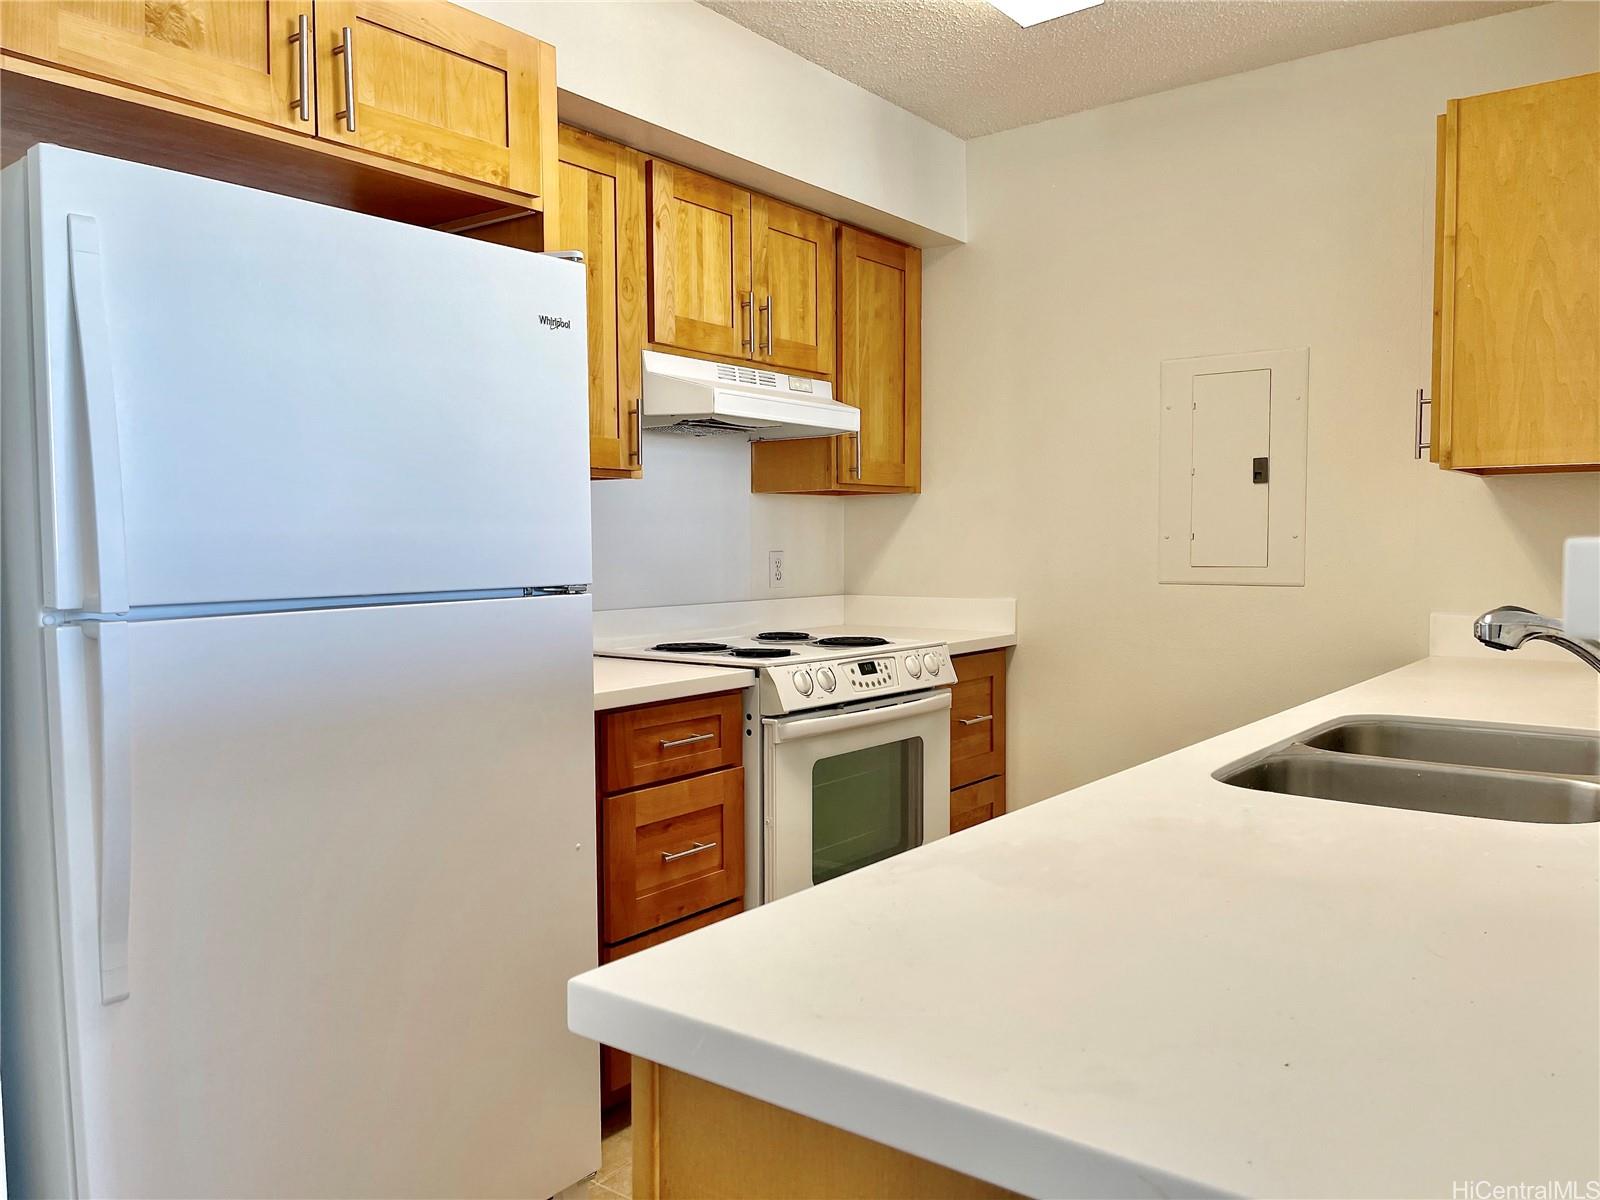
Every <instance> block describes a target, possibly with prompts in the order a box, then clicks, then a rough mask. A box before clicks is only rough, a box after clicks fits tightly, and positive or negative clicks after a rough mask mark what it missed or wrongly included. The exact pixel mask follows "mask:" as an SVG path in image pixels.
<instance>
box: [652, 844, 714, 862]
mask: <svg viewBox="0 0 1600 1200" xmlns="http://www.w3.org/2000/svg"><path fill="white" fill-rule="evenodd" d="M716 848H717V844H716V843H715V842H696V843H695V844H694V845H692V846H690V847H689V848H688V849H687V850H679V851H678V852H677V853H676V854H668V853H667V852H666V851H665V850H663V851H662V852H661V861H662V862H677V861H678V860H679V859H680V858H688V857H689V855H691V854H699V853H700V851H702V850H715V849H716Z"/></svg>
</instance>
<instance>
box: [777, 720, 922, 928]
mask: <svg viewBox="0 0 1600 1200" xmlns="http://www.w3.org/2000/svg"><path fill="white" fill-rule="evenodd" d="M761 743H762V772H761V793H762V794H761V804H760V810H759V814H752V816H754V817H755V818H756V820H753V821H751V824H752V825H754V824H756V821H759V827H758V828H753V829H751V830H750V831H749V833H750V835H751V836H750V838H749V841H748V845H749V846H751V847H752V848H753V847H756V846H759V847H761V862H760V864H759V866H760V869H759V870H758V871H749V872H747V877H748V882H747V894H746V902H747V903H749V904H760V903H764V902H766V901H770V900H776V899H778V898H780V897H782V896H787V895H789V894H791V893H793V892H798V891H802V890H803V889H805V888H808V887H811V886H813V885H815V884H817V883H822V882H826V881H827V880H828V879H831V878H835V877H836V876H838V875H842V874H847V873H848V872H850V871H853V870H856V869H857V868H859V867H863V866H867V865H870V864H871V863H873V862H877V861H879V860H881V859H883V858H888V857H890V856H891V855H893V854H898V853H902V852H903V851H905V850H910V849H914V848H915V847H917V846H920V845H922V844H923V843H925V842H929V841H932V840H933V839H935V838H940V837H944V836H945V835H946V834H948V833H949V832H950V693H949V692H948V691H936V692H924V693H920V694H917V695H911V696H897V697H894V698H892V699H888V698H886V699H883V700H876V701H863V702H860V703H857V704H851V705H844V706H841V707H839V708H836V709H830V710H827V711H824V712H813V713H800V714H796V715H794V716H786V717H765V718H763V719H762V721H761ZM752 865H754V864H752Z"/></svg>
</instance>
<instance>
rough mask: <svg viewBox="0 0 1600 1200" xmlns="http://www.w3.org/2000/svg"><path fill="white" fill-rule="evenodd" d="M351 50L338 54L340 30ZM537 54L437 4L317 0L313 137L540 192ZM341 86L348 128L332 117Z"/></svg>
mask: <svg viewBox="0 0 1600 1200" xmlns="http://www.w3.org/2000/svg"><path fill="white" fill-rule="evenodd" d="M345 29H349V30H350V41H351V49H350V50H349V51H348V52H344V51H341V50H340V49H339V47H341V46H343V44H344V30H345ZM541 49H542V48H541V44H540V43H539V42H538V41H537V40H535V39H533V38H530V37H527V36H525V35H523V34H520V33H517V32H516V31H515V30H512V29H509V28H507V27H506V26H504V25H501V24H499V23H498V22H496V21H491V20H489V19H488V18H487V17H480V16H478V15H477V14H475V13H471V12H468V11H467V10H465V9H462V8H458V7H456V6H455V5H453V4H447V3H444V2H443V0H410V2H406V3H401V2H397V0H319V3H318V4H317V77H318V80H319V86H318V89H317V93H318V131H319V133H320V135H321V136H322V137H325V138H331V139H333V140H335V141H339V142H344V143H346V144H348V145H352V146H359V147H361V148H362V149H365V150H370V151H372V152H374V153H377V154H382V155H385V156H387V157H389V158H395V159H400V160H402V161H404V162H409V163H415V164H417V165H418V166H424V167H431V168H433V169H435V170H439V171H447V172H449V173H451V174H453V175H460V176H462V177H464V178H467V179H477V180H481V181H483V182H485V183H492V184H496V185H498V186H501V187H506V188H511V189H513V190H515V191H519V192H525V193H527V194H529V195H538V194H540V193H541V191H542V188H541V179H540V157H539V154H540V138H541V136H542V133H541V126H540V117H541V114H540V102H539V101H540V84H541V79H540V74H541V71H542V70H543V69H544V65H543V63H542V61H541V60H542V58H543V56H542V54H541ZM352 77H353V81H354V90H355V99H354V118H355V128H354V129H351V128H350V120H349V118H348V117H346V116H340V115H339V114H340V113H342V112H345V111H346V105H347V104H349V103H350V102H351V101H350V97H349V95H348V92H349V90H350V89H349V87H348V85H347V82H346V81H347V80H349V79H351V78H352Z"/></svg>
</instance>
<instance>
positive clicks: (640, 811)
mask: <svg viewBox="0 0 1600 1200" xmlns="http://www.w3.org/2000/svg"><path fill="white" fill-rule="evenodd" d="M602 813H603V815H602V818H601V831H600V838H601V842H602V846H603V850H602V853H603V856H604V859H603V860H604V867H603V869H602V870H603V874H602V882H601V910H602V911H601V914H600V916H601V929H602V932H603V935H604V937H605V940H606V941H607V942H619V941H622V940H623V939H625V938H630V937H633V936H634V935H635V934H639V933H644V932H645V931H646V930H650V929H655V928H656V927H657V926H660V925H665V924H667V923H668V922H670V921H676V920H678V919H679V918H680V917H686V916H690V915H691V914H693V913H697V912H702V911H704V910H705V909H708V908H713V907H715V906H716V905H719V904H725V903H727V902H728V901H729V900H733V899H736V898H738V897H740V896H742V895H743V894H744V769H743V768H742V767H734V768H732V769H730V770H726V771H717V772H714V773H713V774H710V775H699V776H696V777H695V778H693V779H685V780H682V781H680V782H678V783H667V784H662V785H660V786H659V787H652V788H644V789H642V790H640V791H636V792H624V793H623V794H622V795H620V796H607V797H606V798H605V799H604V800H603V801H602Z"/></svg>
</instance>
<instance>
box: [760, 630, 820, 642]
mask: <svg viewBox="0 0 1600 1200" xmlns="http://www.w3.org/2000/svg"><path fill="white" fill-rule="evenodd" d="M810 640H811V635H810V634H809V633H801V632H800V631H799V630H796V629H776V630H773V631H772V632H771V633H758V634H756V641H758V642H809V641H810Z"/></svg>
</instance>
